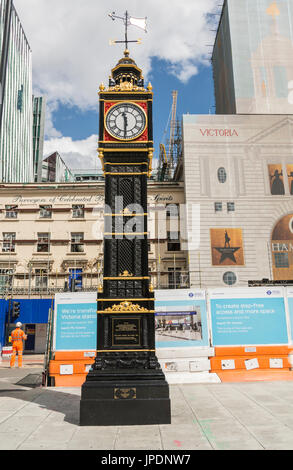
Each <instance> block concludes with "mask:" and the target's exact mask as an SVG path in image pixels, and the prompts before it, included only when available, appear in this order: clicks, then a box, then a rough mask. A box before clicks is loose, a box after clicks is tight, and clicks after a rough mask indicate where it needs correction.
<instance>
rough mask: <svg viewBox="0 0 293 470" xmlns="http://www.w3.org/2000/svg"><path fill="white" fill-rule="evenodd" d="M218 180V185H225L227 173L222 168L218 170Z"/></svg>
mask: <svg viewBox="0 0 293 470" xmlns="http://www.w3.org/2000/svg"><path fill="white" fill-rule="evenodd" d="M218 180H219V182H220V183H226V181H227V173H226V170H225V168H223V167H221V168H219V169H218Z"/></svg>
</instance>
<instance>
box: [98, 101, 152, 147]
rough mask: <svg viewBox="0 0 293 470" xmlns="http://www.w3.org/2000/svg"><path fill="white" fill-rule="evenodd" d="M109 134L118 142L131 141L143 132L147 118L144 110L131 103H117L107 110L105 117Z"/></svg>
mask: <svg viewBox="0 0 293 470" xmlns="http://www.w3.org/2000/svg"><path fill="white" fill-rule="evenodd" d="M105 124H106V129H107V131H108V132H109V134H110V135H111V136H112V137H114V138H115V139H119V140H133V139H136V138H137V137H139V136H140V135H141V134H142V133H143V132H144V130H145V128H146V124H147V118H146V114H145V112H144V110H143V109H142V108H141V107H140V106H137V105H136V104H133V103H119V104H116V105H115V106H113V107H112V108H110V109H109V111H108V112H107V114H106V117H105Z"/></svg>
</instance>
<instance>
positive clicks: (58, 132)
mask: <svg viewBox="0 0 293 470" xmlns="http://www.w3.org/2000/svg"><path fill="white" fill-rule="evenodd" d="M221 3H222V0H220V1H219V0H181V1H180V2H178V0H159V1H158V0H146V1H145V2H143V3H142V2H141V1H140V0H125V1H124V4H123V5H121V0H110V1H109V0H98V1H96V0H70V2H69V1H68V0H50V1H48V0H14V4H15V7H16V10H17V12H18V14H19V17H20V19H21V23H22V25H23V28H24V31H25V33H26V36H27V38H28V41H29V43H30V45H31V48H32V58H33V93H34V94H35V96H45V97H46V99H47V110H46V137H45V146H44V156H45V157H46V156H47V155H49V154H50V153H52V152H55V151H58V152H59V153H60V154H61V156H62V158H63V159H64V161H65V162H66V163H67V164H68V166H69V167H71V168H87V169H88V168H93V167H96V166H97V165H98V164H99V162H98V159H97V141H98V135H97V133H98V95H97V92H98V89H99V85H100V83H101V82H103V83H104V84H106V85H107V82H108V77H109V73H110V71H111V69H112V68H113V67H114V66H115V65H116V64H117V62H118V60H119V59H120V58H121V57H122V56H123V51H124V47H123V45H116V46H113V47H111V46H110V45H109V40H110V39H122V38H123V36H124V25H123V23H122V21H120V20H115V21H112V20H111V19H110V18H109V16H108V15H109V13H110V12H113V11H115V12H116V14H117V15H119V16H123V15H124V12H125V10H126V9H127V10H128V12H129V14H130V15H131V16H133V17H136V18H139V17H147V25H148V32H147V34H145V32H144V31H143V30H141V29H139V28H137V27H134V26H131V27H130V29H129V38H130V39H138V38H142V44H141V45H139V46H138V45H134V44H133V45H131V47H130V48H129V49H130V55H131V57H132V58H133V59H134V60H135V61H136V63H137V65H138V66H139V67H140V68H141V69H142V70H143V74H144V77H145V83H146V85H147V83H148V82H149V81H151V83H152V85H153V91H154V114H153V118H154V141H155V158H156V157H158V149H159V144H160V143H161V142H162V139H163V138H164V137H165V136H164V130H165V128H166V126H167V122H168V117H169V114H170V110H171V105H172V91H173V90H177V91H178V109H177V117H178V119H181V116H182V114H184V113H197V114H208V113H209V112H211V113H213V112H214V107H213V106H214V94H213V80H212V70H211V67H210V63H209V61H208V59H209V58H210V53H211V46H210V45H211V44H213V42H214V37H215V29H216V28H217V22H218V19H219V13H220V12H221ZM32 11H33V12H34V13H33V15H32ZM168 134H169V132H168V133H167V135H168ZM163 143H164V142H163Z"/></svg>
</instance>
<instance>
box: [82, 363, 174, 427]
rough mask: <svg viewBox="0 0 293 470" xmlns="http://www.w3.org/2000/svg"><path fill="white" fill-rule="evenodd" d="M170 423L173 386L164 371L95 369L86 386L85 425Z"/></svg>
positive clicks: (90, 373)
mask: <svg viewBox="0 0 293 470" xmlns="http://www.w3.org/2000/svg"><path fill="white" fill-rule="evenodd" d="M170 423H171V409H170V399H169V385H168V383H167V382H166V380H165V376H164V374H163V372H162V371H152V372H151V373H150V371H147V370H146V371H138V370H129V371H127V372H126V373H125V371H124V372H123V373H122V372H121V370H120V371H119V370H117V373H115V374H113V371H111V372H109V371H107V372H106V371H99V372H97V371H92V372H89V374H88V376H87V379H86V382H85V383H84V384H83V385H82V388H81V401H80V425H81V426H123V425H147V424H170Z"/></svg>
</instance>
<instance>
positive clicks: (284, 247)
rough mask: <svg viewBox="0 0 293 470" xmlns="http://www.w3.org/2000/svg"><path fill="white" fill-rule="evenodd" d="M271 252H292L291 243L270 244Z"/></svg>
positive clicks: (292, 246)
mask: <svg viewBox="0 0 293 470" xmlns="http://www.w3.org/2000/svg"><path fill="white" fill-rule="evenodd" d="M272 251H273V252H274V253H276V252H279V251H293V245H292V243H272Z"/></svg>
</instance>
